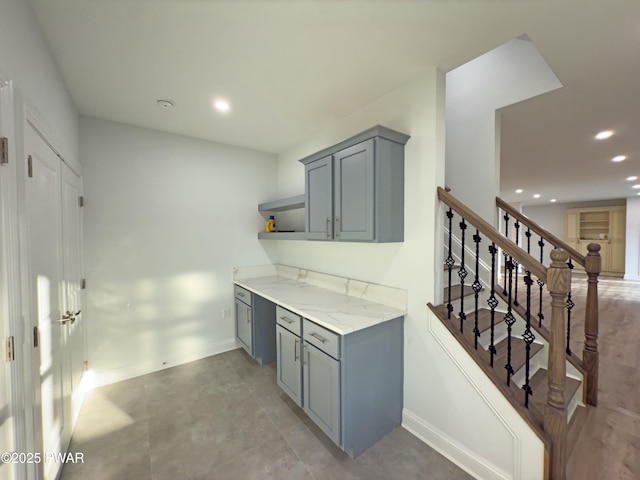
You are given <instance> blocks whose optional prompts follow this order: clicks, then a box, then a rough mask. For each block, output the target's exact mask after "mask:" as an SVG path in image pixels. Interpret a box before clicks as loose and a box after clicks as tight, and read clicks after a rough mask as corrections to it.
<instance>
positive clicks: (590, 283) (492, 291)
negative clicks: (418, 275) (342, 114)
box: [429, 188, 600, 480]
mask: <svg viewBox="0 0 640 480" xmlns="http://www.w3.org/2000/svg"><path fill="white" fill-rule="evenodd" d="M438 197H439V199H440V201H441V202H442V203H443V204H444V208H445V210H446V218H445V234H446V238H445V258H446V261H445V266H444V269H445V271H444V273H445V275H444V277H445V280H444V281H445V285H446V286H445V288H444V292H443V303H442V304H440V305H437V306H434V305H432V304H429V308H430V309H431V310H432V311H433V313H434V314H435V315H436V316H437V317H438V318H439V319H440V321H441V322H442V323H443V324H444V325H445V326H446V327H447V329H448V330H449V332H450V333H451V335H452V336H453V337H455V338H456V339H457V340H458V342H459V343H460V344H461V345H462V346H463V347H464V349H465V350H466V352H467V353H468V354H469V355H470V356H471V357H472V358H473V359H474V360H475V362H476V363H477V365H478V366H479V367H480V368H481V369H482V371H483V372H484V373H485V375H487V377H488V378H489V379H491V381H492V382H493V384H494V385H495V386H496V387H497V388H498V390H499V391H500V392H501V393H502V394H503V395H504V397H505V398H506V399H507V400H508V401H509V402H510V404H511V405H512V406H513V408H514V409H515V410H516V411H517V412H518V413H519V414H520V416H521V417H522V418H523V419H524V420H525V421H526V422H527V424H528V425H529V426H530V428H531V429H532V430H533V431H534V432H535V433H536V434H537V435H538V437H539V438H540V439H541V441H542V442H543V444H544V445H545V462H546V464H545V466H544V470H545V472H546V478H549V479H550V480H565V479H566V463H567V459H568V457H569V455H570V452H571V449H572V447H573V445H574V444H575V441H576V440H577V437H578V435H579V432H580V429H581V427H582V425H583V422H584V417H585V405H593V406H595V405H596V404H597V379H598V368H597V367H598V351H597V336H598V306H597V278H598V274H599V272H600V256H599V245H597V244H592V245H590V246H589V254H588V255H587V256H583V255H581V254H580V253H579V252H577V251H575V250H573V249H572V248H570V247H569V246H568V245H566V244H565V243H564V242H562V241H561V240H560V239H558V238H557V237H555V236H554V235H552V234H551V233H549V232H547V231H546V230H545V229H543V228H542V227H540V226H539V225H537V224H536V223H535V222H533V221H531V220H530V219H528V218H527V217H526V216H524V215H522V214H521V213H520V212H518V211H517V210H515V209H513V208H512V207H511V206H510V205H508V204H506V203H505V202H504V201H502V200H501V199H497V202H496V203H497V206H498V208H500V210H501V212H502V214H503V215H502V219H504V222H505V223H504V226H503V228H502V230H503V232H504V233H500V232H499V231H498V230H497V229H495V228H494V227H493V226H492V225H490V224H489V223H487V222H486V221H485V220H484V219H482V218H481V217H479V216H478V215H477V214H475V213H474V212H473V211H472V210H470V209H469V208H468V207H466V206H465V205H463V204H462V203H460V202H459V201H458V200H457V199H456V198H455V197H454V196H452V195H451V194H450V193H449V192H447V191H445V190H444V189H442V188H439V189H438ZM512 221H513V223H511V222H512ZM521 232H522V235H521ZM519 243H523V244H525V247H520V246H519V245H518V244H519ZM532 243H533V251H532ZM545 247H546V249H547V257H548V256H549V253H550V257H551V263H550V264H549V265H548V266H545V264H544V261H545ZM534 255H535V257H534ZM574 267H582V268H584V270H585V272H586V274H587V275H586V278H585V279H584V281H583V282H582V283H586V285H578V282H579V279H578V278H574V279H572V273H573V270H574ZM576 288H578V289H580V288H581V289H582V290H583V291H586V297H585V300H584V305H579V307H580V309H581V308H582V307H584V311H585V316H584V336H583V337H582V338H584V339H585V340H584V350H583V352H582V358H579V354H580V352H575V351H574V350H576V348H575V345H576V337H575V336H576V324H580V322H581V319H580V322H576V318H575V314H574V315H573V317H574V318H573V319H572V310H574V308H575V307H576V301H578V300H576V299H578V298H579V297H580V296H579V295H578V296H576V295H575V294H572V290H575V289H576ZM572 320H573V322H574V325H573V327H574V328H573V331H572V328H571V327H572V324H571V322H572ZM580 333H581V332H580ZM572 335H573V338H572ZM572 344H573V345H574V348H572V347H571V346H572Z"/></svg>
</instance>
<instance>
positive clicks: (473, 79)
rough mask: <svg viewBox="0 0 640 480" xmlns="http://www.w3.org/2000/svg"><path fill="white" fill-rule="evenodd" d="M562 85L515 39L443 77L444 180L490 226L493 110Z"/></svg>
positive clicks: (495, 137) (496, 185) (494, 189)
mask: <svg viewBox="0 0 640 480" xmlns="http://www.w3.org/2000/svg"><path fill="white" fill-rule="evenodd" d="M561 86H562V85H561V84H560V82H559V81H558V79H557V77H556V76H555V74H554V73H553V72H552V71H551V69H550V68H549V66H548V65H547V63H546V62H545V61H544V59H543V58H542V56H541V55H540V53H539V52H538V50H537V49H536V47H535V46H534V45H533V43H532V42H531V41H529V40H524V39H519V38H517V39H513V40H511V41H509V42H507V43H505V44H503V45H501V46H499V47H497V48H495V49H494V50H491V51H490V52H488V53H486V54H484V55H482V56H481V57H478V58H476V59H474V60H471V61H470V62H468V63H466V64H464V65H462V66H460V67H458V68H456V69H454V70H452V71H450V72H449V73H447V94H446V109H447V113H446V122H447V139H446V148H447V151H446V178H445V180H446V183H447V186H448V187H450V188H451V190H452V191H451V193H452V194H453V195H455V196H456V197H457V198H458V199H459V200H461V201H462V202H463V203H465V204H467V205H473V206H474V210H475V211H476V212H477V213H478V214H480V215H481V216H482V217H483V218H484V219H485V220H487V221H488V222H489V223H491V224H494V217H495V197H496V195H498V194H499V192H500V161H499V158H500V151H499V147H500V136H499V134H500V126H499V114H497V113H496V110H497V109H499V108H503V107H506V106H507V105H511V104H513V103H516V102H520V101H523V100H526V99H528V98H531V97H534V96H536V95H540V94H542V93H545V92H548V91H550V90H554V89H556V88H559V87H561Z"/></svg>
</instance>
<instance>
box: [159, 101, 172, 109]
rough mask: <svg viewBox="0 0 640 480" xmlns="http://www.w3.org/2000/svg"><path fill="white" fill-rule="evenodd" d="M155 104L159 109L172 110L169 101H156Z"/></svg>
mask: <svg viewBox="0 0 640 480" xmlns="http://www.w3.org/2000/svg"><path fill="white" fill-rule="evenodd" d="M156 103H157V104H158V106H159V107H160V108H164V109H165V110H171V109H172V108H173V102H172V101H171V100H162V99H160V100H156Z"/></svg>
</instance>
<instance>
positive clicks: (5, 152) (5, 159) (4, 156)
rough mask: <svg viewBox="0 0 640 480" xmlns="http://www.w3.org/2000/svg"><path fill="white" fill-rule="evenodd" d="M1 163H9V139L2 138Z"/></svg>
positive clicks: (0, 144) (0, 143)
mask: <svg viewBox="0 0 640 480" xmlns="http://www.w3.org/2000/svg"><path fill="white" fill-rule="evenodd" d="M0 163H9V139H8V138H7V137H2V138H0Z"/></svg>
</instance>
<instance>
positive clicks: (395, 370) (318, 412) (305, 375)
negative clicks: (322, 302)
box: [276, 307, 404, 457]
mask: <svg viewBox="0 0 640 480" xmlns="http://www.w3.org/2000/svg"><path fill="white" fill-rule="evenodd" d="M277 323H278V325H277V327H276V329H277V378H278V385H279V386H280V387H281V388H282V390H283V391H284V392H285V393H286V394H287V395H288V396H289V397H291V399H292V400H293V401H294V402H296V404H297V405H299V406H302V407H303V409H304V411H305V413H306V414H307V415H308V416H309V418H311V419H312V420H313V421H314V422H315V423H316V425H318V427H319V428H320V429H321V430H322V431H323V432H324V433H325V434H326V435H327V436H328V437H329V438H330V439H331V440H332V441H333V442H334V443H335V444H336V445H338V446H339V447H340V448H342V449H343V450H345V451H346V452H347V453H349V454H350V455H351V456H352V457H356V456H357V455H359V454H360V453H362V452H363V451H364V450H366V449H367V448H369V447H370V446H371V445H373V444H374V443H376V442H377V441H378V440H380V439H381V438H382V437H383V436H384V435H386V434H387V433H388V432H390V431H391V430H393V429H394V428H396V427H398V426H399V425H400V424H401V422H402V406H403V378H404V375H403V373H404V366H403V345H404V343H403V342H404V340H403V338H404V337H403V317H399V318H396V319H394V320H390V321H388V322H385V323H382V324H379V325H375V326H373V327H369V328H366V329H363V330H359V331H356V332H353V333H350V334H348V335H342V336H341V335H337V334H336V333H334V332H331V331H329V330H327V329H325V328H324V327H321V326H320V325H317V324H315V323H314V322H311V321H310V320H308V319H301V318H300V317H299V316H297V315H295V314H293V313H291V312H287V311H286V310H285V309H282V308H281V307H277Z"/></svg>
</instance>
